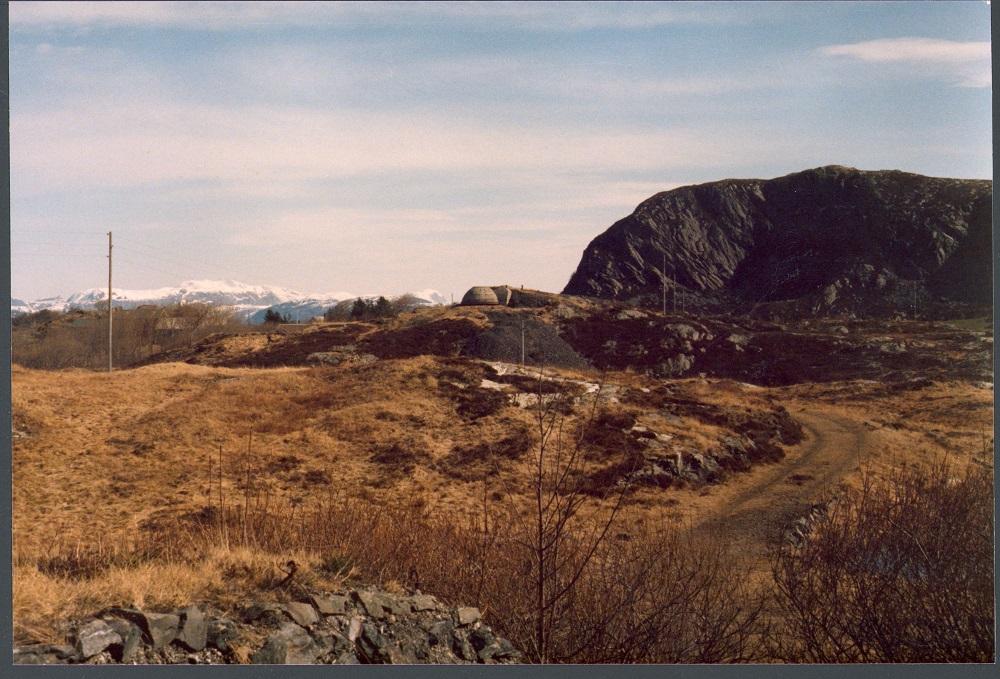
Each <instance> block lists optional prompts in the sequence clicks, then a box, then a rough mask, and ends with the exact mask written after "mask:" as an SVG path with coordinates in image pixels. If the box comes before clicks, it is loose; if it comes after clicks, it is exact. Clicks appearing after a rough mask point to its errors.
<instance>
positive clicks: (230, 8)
mask: <svg viewBox="0 0 1000 679" xmlns="http://www.w3.org/2000/svg"><path fill="white" fill-rule="evenodd" d="M989 18H990V8H989V6H988V5H987V4H985V3H983V2H975V1H969V2H937V3H926V2H912V3H906V2H903V3H888V2H877V3H849V2H831V3H824V2H810V3H784V2H782V3H766V2H762V3H751V2H739V3H663V4H659V3H557V4H547V3H448V4H436V3H407V4H402V5H400V4H394V3H378V4H376V3H368V4H352V3H336V4H327V3H280V4H271V3H251V4H241V3H196V4H188V3H180V2H175V3H138V4H130V3H81V2H75V3H18V2H13V3H11V5H10V73H11V240H12V258H13V261H12V267H13V273H12V292H13V294H14V296H15V297H21V298H27V299H34V298H37V297H41V296H47V295H55V294H65V293H70V292H73V291H75V290H78V289H82V288H89V287H99V286H100V285H101V284H102V281H103V280H106V268H105V267H106V260H105V258H104V253H105V251H104V248H105V247H106V246H105V243H106V241H105V239H103V238H102V236H101V234H102V233H103V232H105V231H107V230H108V229H112V230H113V231H114V233H115V242H116V249H115V255H116V258H115V269H116V287H119V286H120V287H125V288H152V287H158V286H165V285H172V284H177V283H179V282H180V281H181V280H184V279H194V278H200V279H204V278H219V279H222V278H229V279H237V280H241V281H245V282H249V283H257V284H271V285H281V286H284V287H289V288H295V289H299V290H302V291H304V292H324V291H332V290H350V291H354V292H357V293H385V294H396V293H401V292H404V291H407V290H415V289H422V288H436V289H438V290H441V291H442V292H444V293H445V294H446V295H447V294H448V293H454V294H455V295H456V297H457V296H459V295H461V294H462V292H464V290H465V289H466V288H468V287H469V286H471V285H474V284H481V283H501V282H507V283H510V284H513V285H525V286H528V287H536V288H541V289H545V290H553V291H558V290H560V289H561V288H562V286H563V285H565V283H566V281H567V280H568V279H569V276H570V274H571V273H572V272H573V269H574V268H575V266H576V264H577V262H578V261H579V257H580V254H581V253H582V250H583V248H584V247H585V246H586V244H587V243H588V242H589V241H590V240H591V239H592V238H593V237H594V236H596V235H597V234H598V233H600V232H601V231H603V230H604V229H605V228H607V227H608V226H609V225H610V224H611V223H613V222H614V221H616V220H617V219H620V218H621V217H623V216H625V215H627V214H628V213H629V212H631V211H632V209H634V207H635V206H636V205H637V204H638V203H639V202H641V201H642V200H644V199H645V198H647V197H649V196H650V195H652V194H653V193H656V192H657V191H661V190H665V189H669V188H673V187H676V186H680V185H684V184H690V183H697V182H704V181H712V180H715V179H722V178H726V177H773V176H779V175H782V174H787V173H789V172H794V171H797V170H802V169H805V168H808V167H815V166H818V165H827V164H842V165H851V166H854V167H859V168H862V169H870V170H875V169H903V170H907V171H912V172H920V173H924V174H930V175H938V176H954V177H979V178H988V177H990V176H991V174H992V160H991V132H990V127H991V103H990V98H991V90H990V87H991V79H990V58H989V57H990V44H989V40H990V25H989V24H990V22H989Z"/></svg>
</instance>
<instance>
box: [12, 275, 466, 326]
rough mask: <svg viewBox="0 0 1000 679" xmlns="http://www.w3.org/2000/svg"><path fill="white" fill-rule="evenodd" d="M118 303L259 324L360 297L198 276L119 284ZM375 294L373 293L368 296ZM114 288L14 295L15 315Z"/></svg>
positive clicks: (434, 295) (71, 303) (83, 304)
mask: <svg viewBox="0 0 1000 679" xmlns="http://www.w3.org/2000/svg"><path fill="white" fill-rule="evenodd" d="M410 294H412V295H413V296H414V297H418V298H419V299H421V300H425V301H426V302H427V304H429V305H430V304H444V303H446V300H445V298H444V296H443V295H441V293H439V292H438V291H436V290H430V289H427V290H420V291H418V292H415V293H410ZM112 297H113V299H114V304H115V306H116V307H123V308H126V309H131V308H135V307H137V306H142V305H144V304H153V305H157V306H166V305H170V304H191V303H202V304H212V305H214V306H227V307H231V308H233V309H235V310H236V311H237V312H239V313H240V314H241V315H244V316H245V317H246V318H247V319H248V320H249V321H250V322H251V323H259V322H262V321H263V319H264V314H265V313H266V312H267V310H268V309H274V310H275V311H277V312H279V313H281V314H282V315H284V316H286V317H288V318H291V319H292V320H295V319H299V320H303V321H306V320H309V319H310V318H312V317H313V316H319V315H322V314H323V312H324V311H325V310H326V309H328V308H330V307H331V306H334V305H335V304H337V303H338V302H342V301H344V300H350V299H355V298H357V297H358V295H355V294H352V293H350V292H342V291H338V292H330V293H318V294H304V293H301V292H298V291H296V290H290V289H288V288H281V287H277V286H269V285H248V284H246V283H241V282H239V281H233V280H225V281H213V280H197V281H184V282H183V283H181V284H180V285H179V286H176V287H166V288H152V289H147V290H127V289H123V288H114V289H113V295H112ZM365 297H369V295H365ZM107 299H108V291H107V290H106V289H103V290H102V289H100V288H91V289H89V290H81V291H80V292H75V293H73V294H72V295H69V296H68V297H46V298H42V299H37V300H34V301H31V302H27V301H24V300H21V299H15V298H12V299H11V305H10V309H11V314H12V315H17V314H21V313H32V312H35V311H42V310H43V309H51V310H53V311H67V310H69V309H92V308H95V307H98V306H102V305H106V304H107Z"/></svg>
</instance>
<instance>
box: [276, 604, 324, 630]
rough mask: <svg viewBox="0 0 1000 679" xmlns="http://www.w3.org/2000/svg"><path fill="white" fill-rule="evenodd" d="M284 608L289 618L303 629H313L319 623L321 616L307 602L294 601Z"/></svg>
mask: <svg viewBox="0 0 1000 679" xmlns="http://www.w3.org/2000/svg"><path fill="white" fill-rule="evenodd" d="M282 608H284V610H285V613H287V614H288V617H290V618H291V619H292V620H294V621H295V622H296V623H297V624H299V625H301V626H302V627H312V626H313V625H315V624H316V623H318V622H319V615H318V614H317V613H316V609H315V608H313V607H312V606H311V605H309V604H307V603H305V602H302V601H293V602H292V603H290V604H285V605H284V606H283V607H282Z"/></svg>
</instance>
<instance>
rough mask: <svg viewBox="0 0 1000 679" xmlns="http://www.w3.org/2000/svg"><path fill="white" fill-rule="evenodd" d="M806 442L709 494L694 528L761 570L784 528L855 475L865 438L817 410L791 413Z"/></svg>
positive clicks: (853, 424) (843, 420) (848, 422)
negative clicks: (710, 498) (718, 539)
mask: <svg viewBox="0 0 1000 679" xmlns="http://www.w3.org/2000/svg"><path fill="white" fill-rule="evenodd" d="M792 415H793V416H794V417H795V418H796V419H797V420H798V421H799V422H801V423H802V426H803V428H804V429H805V431H806V439H805V441H803V442H802V443H801V444H799V445H798V446H796V447H795V448H792V449H790V450H789V451H788V454H787V456H786V457H785V459H783V460H782V461H781V462H779V463H777V464H774V465H767V466H762V467H760V468H758V469H755V470H754V471H753V472H751V473H750V474H747V475H746V476H744V477H742V478H740V477H736V478H734V479H732V481H731V482H730V484H728V486H729V487H723V488H722V489H720V490H719V491H718V492H716V493H713V495H714V497H713V501H712V503H711V506H705V507H704V510H705V511H704V512H699V514H700V517H701V518H700V520H699V518H698V516H693V517H692V519H693V522H692V523H693V525H695V526H697V527H698V528H700V529H701V530H710V531H711V532H712V533H713V534H714V535H717V536H719V537H722V538H723V539H724V540H726V541H727V542H729V543H730V544H731V545H733V546H735V547H736V550H737V552H738V553H742V554H745V555H747V556H750V557H753V558H754V560H755V561H757V562H758V563H759V564H761V566H763V565H764V564H765V563H766V562H767V561H768V559H769V556H770V554H771V553H772V551H773V550H774V549H775V547H777V546H778V544H779V543H780V540H781V536H782V533H783V531H784V529H785V528H786V527H787V526H788V525H789V524H790V523H791V522H792V521H794V520H795V519H796V518H798V517H800V516H802V515H804V514H806V513H807V512H808V511H809V508H810V507H811V506H812V505H813V504H814V503H816V502H819V501H821V500H822V499H824V498H825V497H829V495H830V494H831V493H832V492H833V491H834V490H835V489H836V487H837V484H838V483H839V482H840V481H841V480H842V479H843V478H845V477H846V476H848V475H850V474H851V473H853V472H855V470H857V468H858V465H859V461H860V459H861V456H862V455H864V454H865V450H866V446H867V443H868V441H867V436H866V431H865V428H864V426H863V425H862V424H861V423H860V422H857V421H855V420H852V419H849V418H847V417H843V416H840V415H834V414H831V413H828V412H822V411H819V410H811V409H805V410H800V411H795V410H793V411H792Z"/></svg>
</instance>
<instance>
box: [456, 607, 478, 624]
mask: <svg viewBox="0 0 1000 679" xmlns="http://www.w3.org/2000/svg"><path fill="white" fill-rule="evenodd" d="M455 616H456V618H457V619H458V624H459V625H463V626H464V625H471V624H472V623H474V622H476V621H477V620H479V618H480V617H482V616H481V614H480V613H479V609H478V608H468V607H464V608H458V609H456V610H455Z"/></svg>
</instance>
